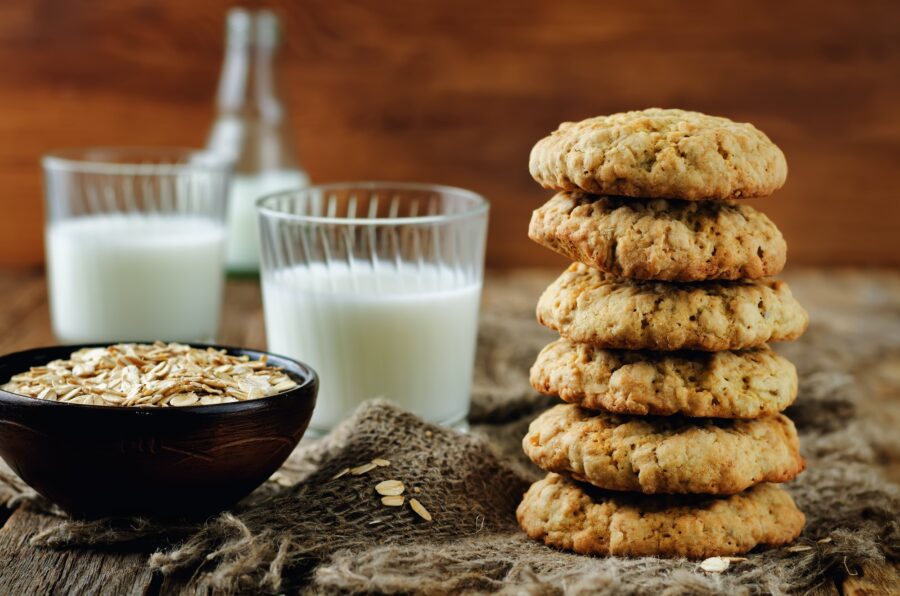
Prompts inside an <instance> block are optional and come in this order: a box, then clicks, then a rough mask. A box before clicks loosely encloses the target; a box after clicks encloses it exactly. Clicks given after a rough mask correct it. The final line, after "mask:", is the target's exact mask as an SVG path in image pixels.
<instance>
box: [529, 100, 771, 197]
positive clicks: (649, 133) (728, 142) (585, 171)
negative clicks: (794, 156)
mask: <svg viewBox="0 0 900 596" xmlns="http://www.w3.org/2000/svg"><path fill="white" fill-rule="evenodd" d="M529 170H530V171H531V175H532V176H533V177H534V179H535V180H537V182H538V183H539V184H540V185H541V186H543V187H544V188H552V189H555V190H578V189H580V190H583V191H585V192H589V193H594V194H607V195H622V196H629V197H653V198H657V197H658V198H669V199H685V200H690V201H693V200H702V199H737V198H743V197H764V196H767V195H770V194H772V193H773V192H774V191H775V190H777V189H779V188H781V186H782V185H784V181H785V179H786V178H787V162H786V161H785V159H784V153H782V152H781V149H779V148H778V146H777V145H775V144H774V143H773V142H772V141H771V140H769V137H767V136H766V135H765V134H763V133H762V132H761V131H760V130H758V129H757V128H756V127H755V126H753V125H752V124H749V123H738V122H733V121H731V120H729V119H727V118H720V117H716V116H708V115H706V114H701V113H700V112H689V111H684V110H677V109H661V108H650V109H647V110H639V111H633V112H623V113H618V114H611V115H609V116H598V117H596V118H588V119H587V120H582V121H581V122H564V123H562V124H560V125H559V128H558V129H557V130H556V131H554V132H553V133H551V134H550V135H549V136H547V137H545V138H543V139H541V140H540V141H538V143H537V144H536V145H535V146H534V148H532V150H531V157H530V159H529Z"/></svg>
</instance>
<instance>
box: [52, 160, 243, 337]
mask: <svg viewBox="0 0 900 596" xmlns="http://www.w3.org/2000/svg"><path fill="white" fill-rule="evenodd" d="M43 166H44V195H45V199H46V229H45V243H46V253H47V279H48V286H49V292H50V311H51V318H52V321H53V331H54V334H55V335H56V337H57V339H58V340H59V341H60V342H63V343H80V342H113V341H122V340H141V341H143V340H153V339H162V340H165V341H201V340H212V339H214V338H215V335H216V331H217V328H218V323H219V313H220V309H221V303H222V285H223V276H224V246H225V196H226V191H227V186H228V179H229V174H230V165H229V164H228V163H227V162H225V161H223V160H222V159H221V158H216V157H213V156H211V155H210V154H208V153H203V152H197V151H190V150H179V149H137V148H135V149H124V148H93V149H72V150H65V151H59V152H56V153H52V154H49V155H47V156H45V157H44V159H43Z"/></svg>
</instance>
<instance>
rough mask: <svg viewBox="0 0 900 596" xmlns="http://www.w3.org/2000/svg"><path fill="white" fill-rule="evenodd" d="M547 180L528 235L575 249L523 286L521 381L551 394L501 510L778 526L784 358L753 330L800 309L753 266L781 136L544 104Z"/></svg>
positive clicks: (575, 526) (686, 117) (657, 546)
mask: <svg viewBox="0 0 900 596" xmlns="http://www.w3.org/2000/svg"><path fill="white" fill-rule="evenodd" d="M530 169H531V174H532V176H534V178H535V179H536V180H537V181H538V182H539V183H540V184H541V185H542V186H543V187H545V188H551V189H554V190H557V191H559V192H558V194H557V195H556V196H554V197H553V198H552V199H550V201H548V202H547V203H546V204H545V205H544V206H542V207H541V208H539V209H538V210H537V211H535V213H534V216H533V218H532V220H531V227H530V230H529V236H530V237H531V238H532V239H533V240H535V241H536V242H538V243H540V244H542V245H544V246H546V247H548V248H550V249H552V250H554V251H556V252H558V253H560V254H562V255H565V256H566V257H568V258H571V259H573V260H574V261H575V263H574V264H572V265H571V266H570V267H569V268H568V269H567V270H566V271H565V272H564V273H563V274H562V275H561V276H560V277H559V278H558V279H557V280H556V281H555V282H553V283H552V284H551V285H550V287H548V288H547V290H546V291H545V292H544V294H543V295H542V296H541V298H540V301H539V303H538V307H537V315H538V320H539V321H540V323H541V324H543V325H545V326H547V327H550V328H551V329H554V330H555V331H557V332H559V334H560V335H561V336H562V337H561V339H559V340H557V341H555V342H553V343H551V344H550V345H549V346H547V347H546V348H544V349H543V351H542V352H541V353H540V355H539V356H538V358H537V362H535V364H534V366H533V367H532V369H531V384H532V385H533V386H534V388H535V389H537V390H538V391H540V392H541V393H545V394H548V395H555V396H559V397H560V398H561V399H562V400H563V401H564V402H567V403H564V404H560V405H557V406H555V407H553V408H551V409H550V410H548V411H546V412H544V413H543V414H541V415H540V416H539V417H538V418H537V419H536V420H534V422H533V423H532V424H531V426H530V428H529V432H528V435H527V436H526V437H525V440H524V442H523V446H524V449H525V452H526V454H527V455H528V457H529V458H530V459H531V460H532V461H533V462H534V463H535V464H537V465H538V466H539V467H540V468H542V469H543V470H546V471H547V472H548V475H547V476H546V478H544V479H543V480H540V481H538V482H536V483H535V484H534V485H532V486H531V488H530V489H529V490H528V492H527V493H526V495H525V497H524V499H523V501H522V503H521V505H520V506H519V509H518V511H517V516H518V519H519V524H520V525H521V526H522V528H523V529H524V530H525V531H526V532H527V533H528V535H529V536H531V537H532V538H537V539H541V540H543V541H544V542H545V543H546V544H548V545H552V546H556V547H559V548H563V549H568V550H573V551H575V552H578V553H591V554H604V555H606V554H610V555H635V556H637V555H654V556H686V557H691V558H706V557H712V556H724V555H734V554H738V553H743V552H746V551H749V550H750V549H752V548H754V547H756V546H757V545H780V544H784V543H787V542H790V541H792V540H793V539H795V538H796V537H797V536H798V535H799V533H800V531H801V529H802V528H803V524H804V521H805V520H804V516H803V514H802V513H801V512H800V511H799V510H798V509H797V508H796V506H795V505H794V502H793V500H792V499H791V497H790V495H788V493H787V492H785V491H784V490H783V489H782V488H780V487H778V486H777V485H776V484H774V483H779V482H785V481H788V480H791V479H792V478H794V477H795V476H796V475H797V474H799V473H800V472H801V471H802V470H803V469H804V466H805V464H804V462H803V459H802V458H801V456H800V453H799V447H798V441H797V433H796V430H795V429H794V425H793V423H792V422H791V421H790V419H788V418H787V417H785V416H784V415H783V414H781V413H780V412H781V411H782V410H783V409H785V408H786V407H787V406H789V405H790V404H791V403H792V402H793V400H794V398H795V397H796V395H797V373H796V370H795V368H794V366H793V365H792V364H791V363H790V362H788V361H787V360H785V359H784V358H782V357H780V356H779V355H777V354H776V353H775V352H773V351H772V350H771V349H770V348H769V347H768V345H767V342H770V341H786V340H793V339H796V338H797V337H799V336H800V334H802V333H803V331H804V330H805V329H806V325H807V314H806V312H805V311H804V310H803V308H802V307H801V306H800V305H799V304H798V303H797V302H796V300H794V298H793V296H792V295H791V292H790V290H789V289H788V286H787V284H785V283H784V282H782V281H776V280H773V279H770V276H773V275H776V274H778V273H779V272H780V271H781V269H782V268H783V267H784V263H785V256H786V252H787V247H786V245H785V242H784V239H783V238H782V235H781V233H780V232H779V231H778V229H777V228H776V227H775V225H774V224H773V223H772V222H771V221H770V220H769V219H768V218H767V217H766V216H765V215H763V214H762V213H760V212H758V211H756V210H755V209H753V208H752V207H750V206H748V205H744V204H741V203H740V202H738V201H735V199H741V198H747V197H761V196H766V195H769V194H771V193H772V192H773V191H775V190H777V189H778V188H780V187H781V186H782V185H783V184H784V181H785V178H786V176H787V164H786V162H785V159H784V154H783V153H782V152H781V150H780V149H779V148H778V147H777V146H776V145H775V144H774V143H772V142H771V141H770V140H769V138H768V137H767V136H766V135H765V134H763V133H762V132H760V131H759V130H757V129H756V128H755V127H754V126H752V125H751V124H740V123H735V122H732V121H730V120H727V119H725V118H717V117H712V116H707V115H704V114H700V113H696V112H685V111H681V110H662V109H649V110H643V111H637V112H627V113H622V114H614V115H612V116H602V117H598V118H591V119H588V120H585V121H582V122H578V123H565V124H562V125H561V126H560V127H559V129H558V130H556V131H555V132H554V133H552V134H551V135H550V136H549V137H546V138H544V139H543V140H541V141H540V142H538V144H537V145H535V147H534V149H533V150H532V152H531V162H530Z"/></svg>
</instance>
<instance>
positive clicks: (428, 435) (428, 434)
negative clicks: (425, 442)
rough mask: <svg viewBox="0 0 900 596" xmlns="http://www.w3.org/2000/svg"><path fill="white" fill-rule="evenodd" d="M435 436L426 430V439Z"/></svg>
mask: <svg viewBox="0 0 900 596" xmlns="http://www.w3.org/2000/svg"><path fill="white" fill-rule="evenodd" d="M433 434H434V433H433V432H431V431H430V430H426V431H425V436H426V437H429V438H430V437H431V435H433Z"/></svg>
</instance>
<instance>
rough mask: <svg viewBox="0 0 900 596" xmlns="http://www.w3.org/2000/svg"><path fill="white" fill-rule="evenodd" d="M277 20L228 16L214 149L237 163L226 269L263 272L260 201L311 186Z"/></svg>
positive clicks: (259, 14)
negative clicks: (280, 56) (282, 93)
mask: <svg viewBox="0 0 900 596" xmlns="http://www.w3.org/2000/svg"><path fill="white" fill-rule="evenodd" d="M278 44H279V31H278V17H276V16H275V14H274V13H272V12H270V11H267V10H261V11H248V10H245V9H242V8H234V9H232V10H230V11H229V12H228V18H227V26H226V48H225V60H224V62H223V64H222V74H221V77H220V79H219V89H218V93H217V99H216V102H217V107H218V117H217V119H216V122H215V124H214V125H213V128H212V131H211V132H210V135H209V140H208V146H209V148H210V149H211V150H212V151H214V152H216V153H218V154H220V155H223V156H225V157H227V158H229V159H231V160H233V161H234V171H233V177H232V181H231V189H230V192H229V197H228V240H227V251H226V266H227V268H228V271H230V272H232V273H254V272H257V271H259V228H258V223H257V220H256V208H255V203H256V200H257V199H258V198H260V197H261V196H263V195H266V194H269V193H272V192H277V191H280V190H287V189H294V188H299V187H303V186H306V185H307V184H308V183H309V178H308V177H307V175H306V172H305V171H304V170H303V169H302V168H301V167H300V164H299V162H298V161H297V157H296V152H295V150H294V145H293V142H292V139H291V134H290V132H291V131H290V126H289V123H288V119H287V114H286V112H285V108H284V105H283V103H282V102H281V99H280V98H279V90H278V84H277V72H276V70H277V69H276V60H275V58H276V54H277V50H278Z"/></svg>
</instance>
